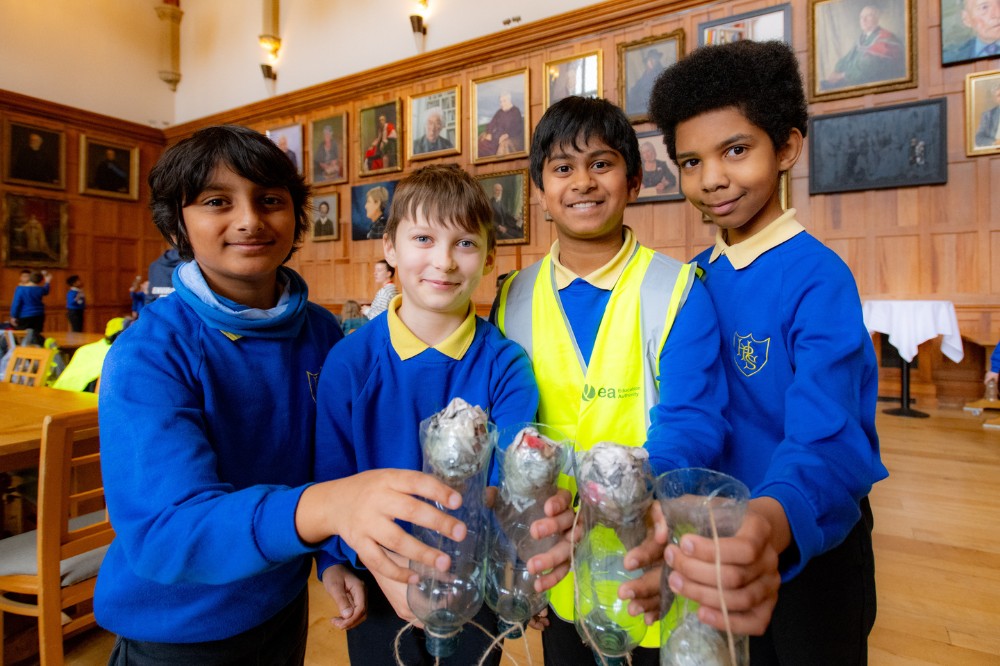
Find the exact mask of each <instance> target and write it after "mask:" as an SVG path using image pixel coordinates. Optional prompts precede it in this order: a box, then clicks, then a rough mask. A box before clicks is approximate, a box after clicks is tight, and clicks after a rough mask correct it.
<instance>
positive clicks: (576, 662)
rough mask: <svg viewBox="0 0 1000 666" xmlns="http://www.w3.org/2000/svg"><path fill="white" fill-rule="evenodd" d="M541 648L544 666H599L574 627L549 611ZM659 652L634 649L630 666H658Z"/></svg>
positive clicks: (598, 661)
mask: <svg viewBox="0 0 1000 666" xmlns="http://www.w3.org/2000/svg"><path fill="white" fill-rule="evenodd" d="M542 648H543V649H544V650H545V666H589V665H590V664H598V665H600V663H601V662H600V660H599V659H598V658H597V657H596V656H595V655H594V651H593V650H591V649H590V646H589V645H587V644H586V643H584V642H583V639H582V638H580V634H579V633H578V632H577V630H576V626H575V625H574V624H573V623H572V622H566V621H565V620H562V619H560V618H559V616H557V615H556V614H555V612H554V611H553V610H552V609H551V608H550V609H549V626H547V627H546V628H545V629H544V631H542ZM659 663H660V651H659V650H658V649H656V648H636V649H634V650H632V666H658V665H659Z"/></svg>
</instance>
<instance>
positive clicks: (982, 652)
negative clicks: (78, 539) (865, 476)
mask: <svg viewBox="0 0 1000 666" xmlns="http://www.w3.org/2000/svg"><path fill="white" fill-rule="evenodd" d="M882 406H891V405H882ZM921 408H922V409H925V411H929V412H930V413H931V418H929V419H909V418H901V417H894V416H886V415H883V414H879V420H878V429H879V434H880V436H881V441H882V456H883V460H884V461H885V463H886V466H887V467H888V468H889V472H890V477H889V478H888V479H887V480H886V481H883V482H882V483H880V484H878V486H876V488H875V490H874V491H873V492H872V495H871V500H872V506H873V508H874V512H875V556H876V571H877V577H878V604H879V608H878V620H877V621H876V624H875V630H874V631H873V633H872V636H871V639H870V641H869V646H870V647H869V654H870V655H871V658H870V663H871V664H873V665H874V666H901V665H904V664H905V665H908V666H909V665H918V664H946V665H948V666H965V665H979V664H993V665H1000V430H987V429H984V428H982V426H981V424H982V422H983V421H984V420H985V419H986V418H989V417H993V416H996V414H991V413H989V412H987V413H986V414H984V415H982V416H973V415H971V414H969V413H967V412H964V411H961V410H943V409H942V410H932V409H926V408H925V407H923V406H921ZM313 585H314V587H313V588H311V591H312V593H313V594H312V597H311V599H312V605H311V614H312V618H311V620H312V621H311V631H310V637H309V652H308V655H307V657H306V663H307V664H310V665H313V664H316V665H319V664H324V665H325V664H347V663H348V660H347V656H346V650H345V648H344V635H343V633H341V632H338V631H335V630H333V629H332V628H330V627H329V625H328V623H327V618H328V617H329V616H330V615H331V614H332V612H333V607H332V604H331V603H330V602H329V601H328V600H327V599H325V596H326V595H325V594H324V593H323V591H322V589H321V588H319V587H318V586H317V585H315V583H314V584H313ZM111 642H112V641H111V637H110V636H108V635H107V634H105V633H103V632H101V631H94V632H91V633H90V634H88V635H86V636H83V637H80V638H78V639H77V640H76V641H74V642H72V644H71V645H70V646H69V651H68V654H67V663H68V664H71V665H73V664H75V665H78V666H97V665H98V664H104V663H106V660H107V655H108V652H109V650H110V649H111ZM528 645H529V647H530V648H531V650H530V656H528V655H526V654H525V651H524V640H523V639H522V640H520V641H517V642H516V645H515V646H512V647H513V648H515V649H512V650H511V656H512V657H513V658H514V659H515V660H516V663H517V664H521V665H522V666H524V665H528V664H535V665H540V664H541V661H542V660H541V648H540V647H539V642H538V635H537V633H534V632H532V635H531V636H530V637H529V639H528ZM504 663H505V664H512V663H515V662H513V661H511V660H505V661H504Z"/></svg>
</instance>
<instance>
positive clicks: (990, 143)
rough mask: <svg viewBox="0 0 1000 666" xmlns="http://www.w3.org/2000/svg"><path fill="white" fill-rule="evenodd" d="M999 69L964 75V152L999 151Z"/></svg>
mask: <svg viewBox="0 0 1000 666" xmlns="http://www.w3.org/2000/svg"><path fill="white" fill-rule="evenodd" d="M998 134H1000V70H998V69H994V70H992V71H989V72H975V73H973V74H967V75H966V76H965V154H966V155H967V156H968V157H975V156H976V155H996V154H998V153H1000V138H998Z"/></svg>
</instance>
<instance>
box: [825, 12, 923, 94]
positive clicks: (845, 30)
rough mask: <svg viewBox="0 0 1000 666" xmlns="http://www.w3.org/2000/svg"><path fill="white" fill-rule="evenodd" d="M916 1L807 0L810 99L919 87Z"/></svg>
mask: <svg viewBox="0 0 1000 666" xmlns="http://www.w3.org/2000/svg"><path fill="white" fill-rule="evenodd" d="M913 6H914V0H885V1H884V2H882V3H880V4H878V5H875V4H873V3H871V2H869V1H868V0H809V17H808V18H809V34H810V36H811V40H810V43H809V71H810V76H809V99H810V101H812V102H819V101H823V100H828V99H839V98H842V97H856V96H858V95H866V94H868V93H879V92H886V91H889V90H901V89H903V88H914V87H916V85H917V69H916V65H915V64H914V63H915V61H916V35H915V33H914V29H913V26H914V17H913V11H914V8H913Z"/></svg>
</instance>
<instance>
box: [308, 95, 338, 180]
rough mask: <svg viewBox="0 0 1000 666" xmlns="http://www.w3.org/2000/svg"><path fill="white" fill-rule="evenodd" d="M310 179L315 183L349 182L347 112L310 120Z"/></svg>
mask: <svg viewBox="0 0 1000 666" xmlns="http://www.w3.org/2000/svg"><path fill="white" fill-rule="evenodd" d="M309 181H310V182H311V183H312V184H313V185H317V186H321V185H334V184H336V183H346V182H347V113H346V112H345V113H338V114H336V115H333V116H329V117H327V118H321V119H319V120H314V121H312V122H311V123H309Z"/></svg>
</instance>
